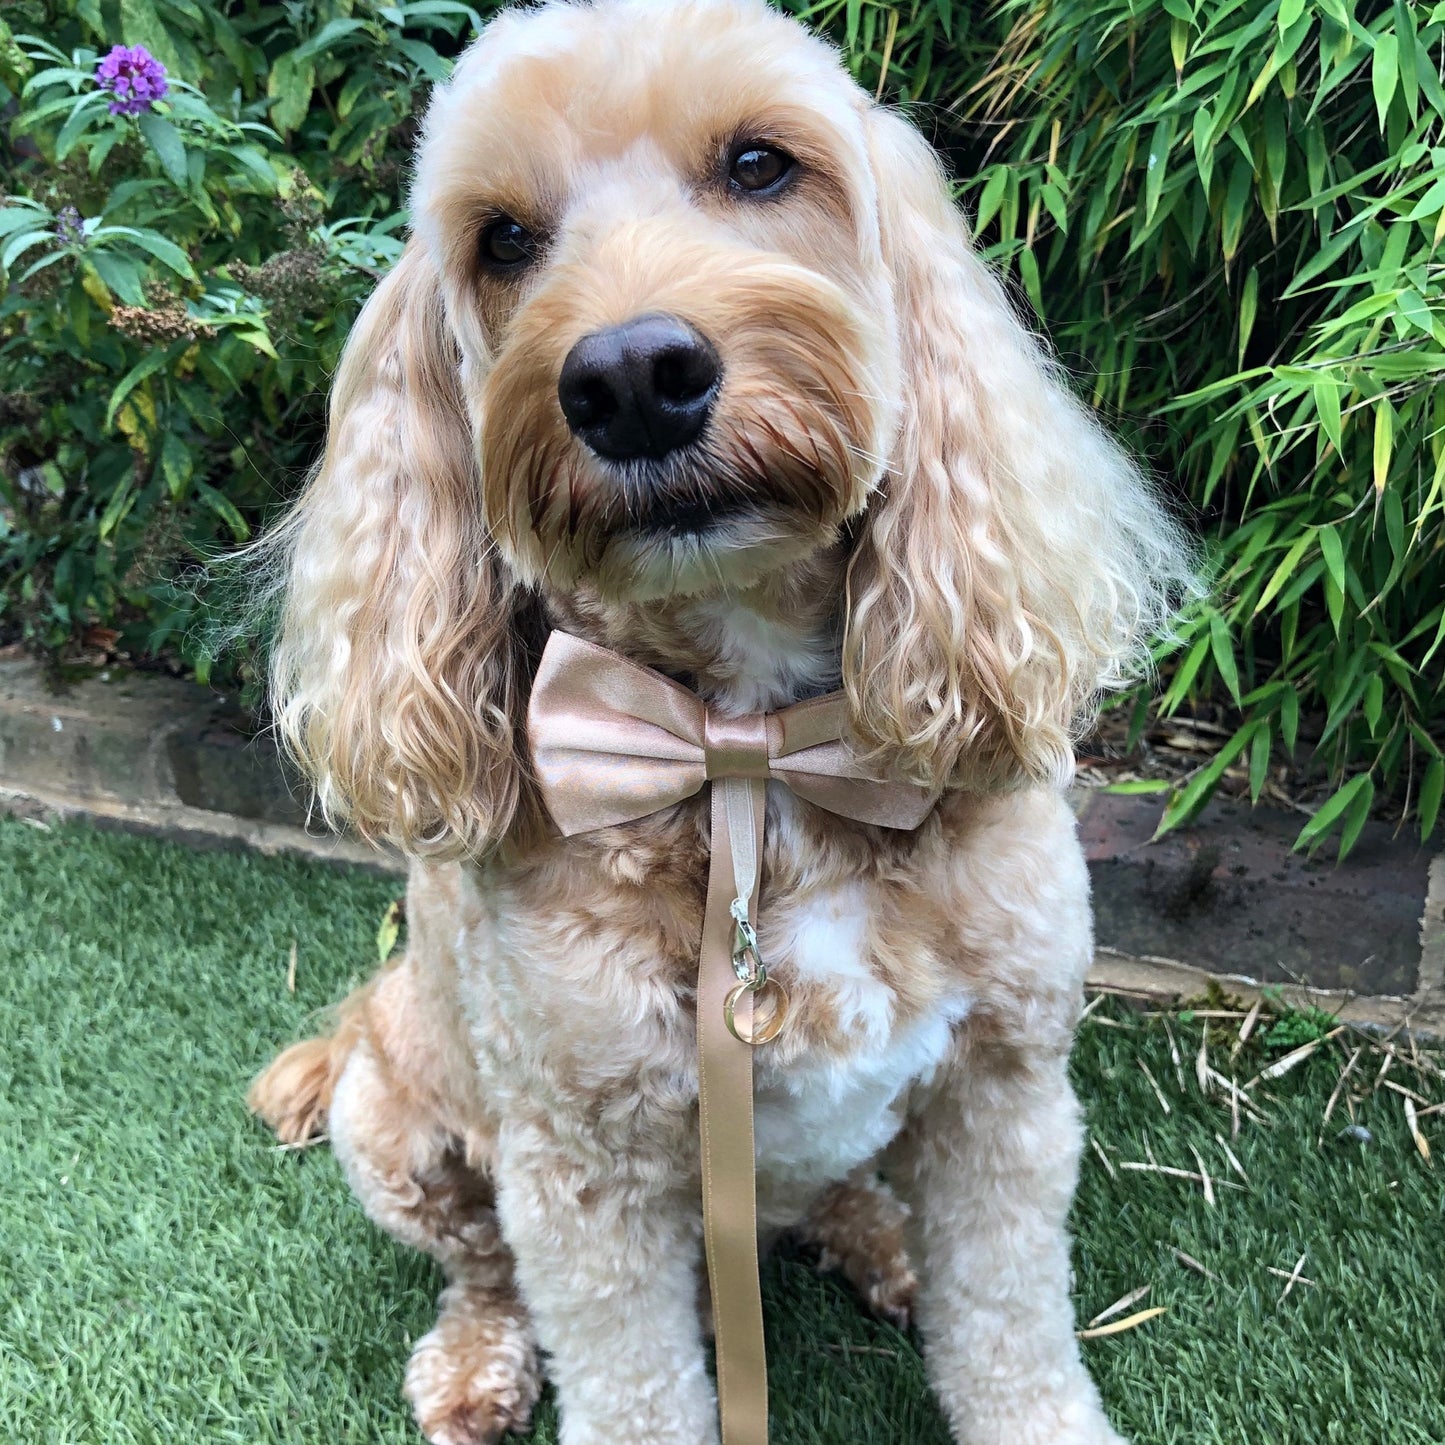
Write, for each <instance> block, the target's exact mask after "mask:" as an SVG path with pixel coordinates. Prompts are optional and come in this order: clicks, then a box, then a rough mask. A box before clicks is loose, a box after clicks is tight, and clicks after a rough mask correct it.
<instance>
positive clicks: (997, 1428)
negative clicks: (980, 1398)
mask: <svg viewBox="0 0 1445 1445" xmlns="http://www.w3.org/2000/svg"><path fill="white" fill-rule="evenodd" d="M962 1439H963V1440H964V1441H966V1442H967V1445H1129V1442H1128V1441H1127V1440H1125V1439H1124V1437H1123V1436H1122V1435H1120V1434H1119V1433H1118V1432H1117V1431H1116V1430H1115V1429H1114V1428H1113V1426H1112V1425H1110V1424H1109V1422H1108V1420H1107V1419H1105V1418H1104V1412H1103V1410H1102V1409H1101V1408H1100V1407H1099V1406H1098V1405H1097V1404H1095V1403H1094V1402H1093V1401H1087V1402H1085V1401H1076V1402H1069V1403H1067V1404H1064V1405H1062V1406H1059V1407H1054V1408H1048V1407H1045V1408H1042V1409H1041V1408H1040V1406H1039V1404H1038V1402H1037V1401H1035V1402H1032V1403H1029V1402H1025V1401H1020V1402H1019V1409H1018V1412H1017V1413H1016V1414H1014V1413H1010V1412H1008V1411H1006V1410H995V1411H991V1412H990V1418H989V1419H988V1420H987V1422H984V1421H983V1420H980V1419H975V1420H974V1422H973V1428H972V1429H970V1430H968V1431H967V1432H966V1433H965V1434H964V1435H963V1436H962Z"/></svg>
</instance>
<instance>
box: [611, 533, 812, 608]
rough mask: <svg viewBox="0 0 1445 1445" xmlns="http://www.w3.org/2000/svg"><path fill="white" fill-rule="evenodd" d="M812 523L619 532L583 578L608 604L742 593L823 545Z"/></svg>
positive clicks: (802, 559)
mask: <svg viewBox="0 0 1445 1445" xmlns="http://www.w3.org/2000/svg"><path fill="white" fill-rule="evenodd" d="M826 540H827V539H825V538H820V537H819V535H818V531H817V527H816V525H815V524H813V523H811V522H809V523H806V524H802V523H791V522H789V521H788V520H787V519H786V518H784V517H782V516H776V515H775V516H771V517H769V516H766V515H758V516H735V517H727V518H724V519H721V520H719V521H717V522H713V523H711V524H709V525H708V526H706V527H703V528H701V529H699V530H698V531H695V532H681V533H677V534H668V533H663V532H620V533H618V534H617V535H616V536H614V537H612V538H611V539H610V540H609V541H608V543H607V545H606V548H605V550H604V552H603V554H602V559H601V561H600V563H599V565H598V567H597V568H596V571H595V573H594V574H593V575H592V576H591V577H590V579H589V580H591V581H592V582H594V583H595V585H596V586H597V588H598V590H599V592H600V593H601V594H602V595H603V596H604V597H607V598H610V599H614V600H617V601H626V602H664V601H667V600H668V599H669V598H674V597H705V596H713V595H716V594H719V593H728V592H739V591H746V590H748V589H749V588H753V587H756V586H758V584H759V583H762V582H765V581H766V580H767V579H768V578H769V577H771V576H774V575H776V574H777V573H779V572H781V571H782V570H783V569H784V568H786V567H788V566H790V565H792V564H794V563H797V562H801V561H805V560H806V559H807V558H808V557H810V556H812V555H814V554H815V553H816V552H818V551H819V550H820V549H821V548H822V547H823V546H824V545H825V544H826Z"/></svg>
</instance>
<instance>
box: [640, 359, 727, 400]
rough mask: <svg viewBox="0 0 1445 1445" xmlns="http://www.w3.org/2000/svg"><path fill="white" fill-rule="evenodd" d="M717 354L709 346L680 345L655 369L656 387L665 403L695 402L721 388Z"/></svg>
mask: <svg viewBox="0 0 1445 1445" xmlns="http://www.w3.org/2000/svg"><path fill="white" fill-rule="evenodd" d="M717 379H718V366H717V355H716V353H715V352H714V351H713V349H712V348H711V347H710V346H709V347H705V348H703V347H696V346H676V347H673V348H671V349H670V350H668V351H664V352H663V353H662V354H661V355H660V356H659V357H658V358H657V361H656V363H655V364H654V365H653V368H652V385H653V388H654V389H655V390H656V392H657V394H658V395H659V396H660V397H662V398H663V400H664V401H683V402H685V401H693V400H695V399H696V398H697V397H700V396H704V395H706V393H707V392H709V391H711V390H712V388H713V387H714V386H716V385H717Z"/></svg>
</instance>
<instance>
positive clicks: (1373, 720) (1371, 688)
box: [1360, 672, 1385, 734]
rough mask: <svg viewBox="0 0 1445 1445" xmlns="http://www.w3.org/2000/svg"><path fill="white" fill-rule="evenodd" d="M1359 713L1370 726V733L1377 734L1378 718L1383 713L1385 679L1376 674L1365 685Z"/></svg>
mask: <svg viewBox="0 0 1445 1445" xmlns="http://www.w3.org/2000/svg"><path fill="white" fill-rule="evenodd" d="M1360 711H1361V712H1362V713H1364V715H1365V721H1366V722H1367V723H1369V725H1370V732H1371V733H1372V734H1373V733H1378V732H1379V731H1380V718H1381V717H1382V716H1383V715H1384V711H1385V679H1384V678H1382V677H1381V676H1380V674H1379V673H1378V672H1377V673H1376V674H1375V675H1374V676H1373V677H1372V678H1371V679H1370V680H1369V681H1368V682H1367V683H1366V684H1365V695H1364V697H1362V698H1361V699H1360Z"/></svg>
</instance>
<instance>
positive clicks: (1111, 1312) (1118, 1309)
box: [1084, 1284, 1154, 1330]
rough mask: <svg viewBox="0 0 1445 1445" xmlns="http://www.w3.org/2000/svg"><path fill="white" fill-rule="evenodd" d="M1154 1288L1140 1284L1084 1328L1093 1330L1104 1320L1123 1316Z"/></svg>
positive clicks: (1102, 1311) (1103, 1310) (1150, 1285)
mask: <svg viewBox="0 0 1445 1445" xmlns="http://www.w3.org/2000/svg"><path fill="white" fill-rule="evenodd" d="M1153 1288H1154V1286H1153V1285H1152V1284H1141V1285H1140V1286H1139V1288H1138V1289H1131V1290H1130V1291H1129V1293H1128V1294H1126V1295H1124V1296H1123V1297H1122V1298H1121V1299H1116V1300H1115V1301H1114V1303H1113V1304H1111V1305H1110V1306H1109V1307H1108V1308H1107V1309H1102V1310H1100V1311H1099V1313H1098V1314H1096V1315H1095V1316H1094V1318H1093V1319H1091V1320H1090V1321H1089V1323H1088V1324H1087V1325H1086V1326H1085V1327H1084V1328H1085V1329H1090V1330H1091V1329H1093V1328H1094V1326H1095V1325H1101V1324H1103V1323H1104V1321H1105V1320H1111V1319H1113V1318H1114V1316H1115V1315H1119V1314H1123V1313H1124V1311H1125V1310H1126V1309H1128V1308H1129V1307H1130V1306H1131V1305H1136V1304H1138V1303H1139V1301H1140V1300H1141V1299H1143V1298H1144V1296H1145V1295H1146V1294H1148V1293H1149V1291H1150V1290H1151V1289H1153Z"/></svg>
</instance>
